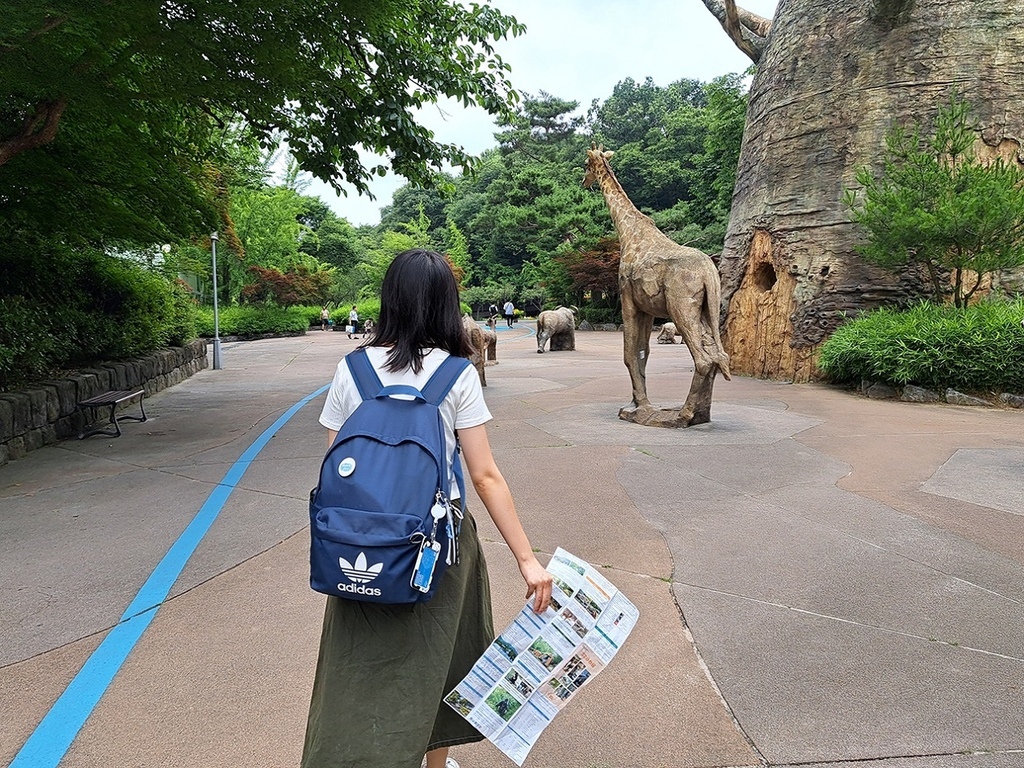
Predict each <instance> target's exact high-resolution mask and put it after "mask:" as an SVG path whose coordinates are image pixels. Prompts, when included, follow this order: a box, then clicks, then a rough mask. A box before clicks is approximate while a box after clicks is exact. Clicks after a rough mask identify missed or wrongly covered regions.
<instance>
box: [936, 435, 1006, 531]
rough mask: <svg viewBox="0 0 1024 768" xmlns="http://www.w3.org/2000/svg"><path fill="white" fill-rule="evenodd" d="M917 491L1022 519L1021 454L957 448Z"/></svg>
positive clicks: (1004, 450) (1003, 450)
mask: <svg viewBox="0 0 1024 768" xmlns="http://www.w3.org/2000/svg"><path fill="white" fill-rule="evenodd" d="M921 490H922V491H925V492H926V493H933V494H935V495H936V496H947V497H949V498H951V499H960V500H961V501H968V502H973V503H976V504H980V505H982V506H986V507H992V508H993V509H998V510H1002V511H1003V512H1008V513H1010V514H1011V515H1024V450H1021V449H1020V448H1006V449H1002V450H991V449H990V450H977V449H974V450H971V449H967V448H961V449H959V450H958V451H957V452H956V453H954V454H953V456H952V457H951V458H950V459H949V461H947V462H946V463H945V464H943V465H942V466H941V467H940V468H939V469H938V470H937V471H936V472H935V474H933V475H932V476H931V477H930V478H929V479H928V481H927V482H925V483H924V485H922V486H921Z"/></svg>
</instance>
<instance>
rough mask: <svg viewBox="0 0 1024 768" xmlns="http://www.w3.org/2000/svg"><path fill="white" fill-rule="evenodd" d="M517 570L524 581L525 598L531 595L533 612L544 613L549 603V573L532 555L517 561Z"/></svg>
mask: <svg viewBox="0 0 1024 768" xmlns="http://www.w3.org/2000/svg"><path fill="white" fill-rule="evenodd" d="M519 572H520V573H521V574H522V575H523V580H524V581H525V582H526V599H527V600H529V599H530V596H531V595H533V612H534V613H544V611H546V610H547V609H548V605H549V604H550V603H551V583H552V582H551V574H550V573H548V572H547V571H546V570H544V566H543V565H541V564H540V563H539V562H538V560H537V558H536V557H534V556H533V555H530V557H529V558H527V559H526V560H521V561H519Z"/></svg>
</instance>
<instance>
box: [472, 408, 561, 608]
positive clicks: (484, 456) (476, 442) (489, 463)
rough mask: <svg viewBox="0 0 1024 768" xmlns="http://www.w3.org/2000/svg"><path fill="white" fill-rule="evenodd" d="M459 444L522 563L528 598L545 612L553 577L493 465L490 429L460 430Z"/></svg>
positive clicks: (478, 487) (479, 489) (478, 488)
mask: <svg viewBox="0 0 1024 768" xmlns="http://www.w3.org/2000/svg"><path fill="white" fill-rule="evenodd" d="M459 442H460V443H461V444H462V456H463V458H464V459H465V460H466V469H467V470H469V477H470V479H471V480H472V481H473V487H474V488H475V489H476V492H477V495H479V496H480V500H481V501H483V503H484V506H485V507H486V508H487V514H489V515H490V516H491V520H493V521H494V524H495V525H496V526H497V527H498V531H499V532H500V533H501V536H502V538H503V539H505V543H506V544H508V548H509V549H510V550H512V554H513V555H515V558H516V562H517V563H518V564H519V572H520V573H521V574H522V575H523V579H524V580H525V581H526V597H527V598H529V597H530V596H531V595H533V596H534V601H533V610H534V611H535V612H536V613H543V612H544V611H545V610H547V607H548V603H549V602H550V601H551V574H549V573H548V572H547V571H546V570H544V566H542V565H541V564H540V563H539V562H538V561H537V556H536V555H534V554H533V548H532V547H531V546H530V540H529V539H528V538H527V537H526V531H524V530H523V525H522V523H520V522H519V516H518V515H517V514H516V507H515V503H514V502H513V501H512V493H511V492H510V491H509V489H508V484H507V483H506V482H505V478H504V477H503V476H502V474H501V471H500V470H499V469H498V465H497V464H495V463H494V456H493V454H492V453H491V444H490V442H488V440H487V427H485V426H484V425H483V424H481V425H479V426H477V427H470V428H468V429H460V430H459Z"/></svg>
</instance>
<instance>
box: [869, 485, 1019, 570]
mask: <svg viewBox="0 0 1024 768" xmlns="http://www.w3.org/2000/svg"><path fill="white" fill-rule="evenodd" d="M870 496H871V497H872V498H873V499H876V500H877V501H879V502H880V503H881V504H884V505H886V506H889V507H892V508H893V509H898V510H900V511H902V512H903V513H904V514H908V515H913V516H914V517H916V518H917V519H918V520H921V521H923V522H926V523H928V524H929V525H932V526H934V527H936V528H941V529H942V530H944V531H949V532H950V533H952V534H953V535H955V536H957V537H958V538H961V539H964V540H966V541H973V542H975V543H976V544H978V545H979V546H981V547H982V548H983V549H985V550H986V551H988V552H992V553H994V554H997V555H999V556H1000V557H1003V558H1005V559H1007V560H1011V561H1013V562H1015V563H1019V564H1021V565H1024V517H1022V516H1021V515H1013V514H1009V513H1007V512H1002V511H1000V510H996V509H991V508H990V507H983V506H981V505H979V504H970V503H968V502H964V501H960V500H957V499H950V498H948V497H940V496H934V495H932V494H930V493H919V492H913V491H911V492H906V493H899V492H896V493H892V492H887V491H881V492H875V493H871V494H870Z"/></svg>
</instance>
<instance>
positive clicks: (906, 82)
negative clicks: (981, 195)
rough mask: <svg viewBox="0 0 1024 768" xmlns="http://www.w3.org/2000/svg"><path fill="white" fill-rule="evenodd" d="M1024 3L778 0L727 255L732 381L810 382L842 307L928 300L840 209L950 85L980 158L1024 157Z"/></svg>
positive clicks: (927, 123) (750, 114)
mask: <svg viewBox="0 0 1024 768" xmlns="http://www.w3.org/2000/svg"><path fill="white" fill-rule="evenodd" d="M1022 16H1024V0H971V2H963V1H962V0H916V1H915V2H888V3H880V2H877V0H780V3H779V6H778V9H777V12H776V16H775V19H774V22H773V24H772V27H771V32H770V34H769V37H768V40H767V45H766V48H765V51H764V54H763V56H762V58H761V61H760V64H759V68H758V72H757V75H756V76H755V78H754V81H753V83H752V85H751V90H750V102H749V106H748V111H747V124H746V129H745V132H744V137H743V147H742V150H741V152H740V161H739V174H738V179H737V184H736V189H735V192H734V194H733V201H732V211H731V215H730V219H729V229H728V232H727V234H726V240H725V248H724V251H723V253H722V258H721V261H720V269H721V274H722V297H723V302H722V303H723V308H724V312H725V315H726V316H725V323H724V328H725V336H726V348H727V350H728V351H729V354H730V355H731V356H732V370H733V372H736V371H738V372H740V373H743V374H745V375H752V376H759V377H763V378H777V379H786V380H792V381H807V380H809V379H811V378H813V377H814V376H815V374H816V365H815V360H816V356H817V350H818V347H819V346H820V344H821V342H822V341H824V339H825V338H826V337H827V336H828V334H830V333H831V332H832V331H833V330H835V328H836V327H837V326H838V325H839V324H840V323H841V322H842V320H843V316H844V313H845V314H854V313H856V312H857V311H858V310H863V309H871V308H874V307H877V306H881V305H892V304H897V303H899V302H901V301H905V300H907V299H910V298H913V297H915V296H917V295H921V293H922V288H923V284H922V282H921V280H920V277H919V276H916V275H912V274H904V275H898V276H895V275H893V274H891V273H888V272H884V271H882V270H879V269H877V268H875V267H871V266H869V265H867V264H865V263H864V262H863V261H862V260H861V259H860V258H859V257H858V256H857V254H856V253H855V250H854V249H855V246H856V245H857V244H858V243H859V242H860V239H861V238H862V237H863V235H862V233H861V232H860V231H859V229H858V228H857V227H856V225H854V224H853V223H852V218H851V215H850V211H849V210H848V209H847V208H846V206H845V205H844V204H843V193H844V190H846V189H848V188H852V187H854V186H856V181H855V172H856V169H857V168H858V167H861V166H868V167H871V168H873V169H874V170H875V171H878V170H879V169H880V167H881V161H882V157H883V152H884V150H885V137H886V134H887V133H888V131H889V129H890V127H891V126H892V125H893V124H894V123H899V124H903V125H907V126H910V125H913V124H914V123H915V122H919V123H921V124H922V126H923V130H924V132H925V134H926V135H927V133H928V132H930V130H931V126H932V121H933V120H934V117H935V115H936V113H937V111H938V108H939V106H940V105H942V104H948V103H949V99H950V96H951V94H952V92H953V91H954V89H955V91H956V92H957V93H958V94H959V95H960V97H962V98H963V99H965V100H966V101H967V102H968V103H969V104H970V105H971V107H972V108H973V111H974V115H975V116H976V117H977V118H978V119H979V122H980V129H981V130H980V136H979V141H978V145H977V147H978V150H979V154H980V155H981V156H989V157H991V156H994V155H995V154H996V153H998V154H1000V155H1002V156H1003V157H1006V158H1013V159H1015V160H1016V161H1017V162H1024V152H1022V137H1024V110H1022V109H1021V104H1022V102H1024V24H1022V23H1021V21H1020V19H1021V18H1022Z"/></svg>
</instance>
